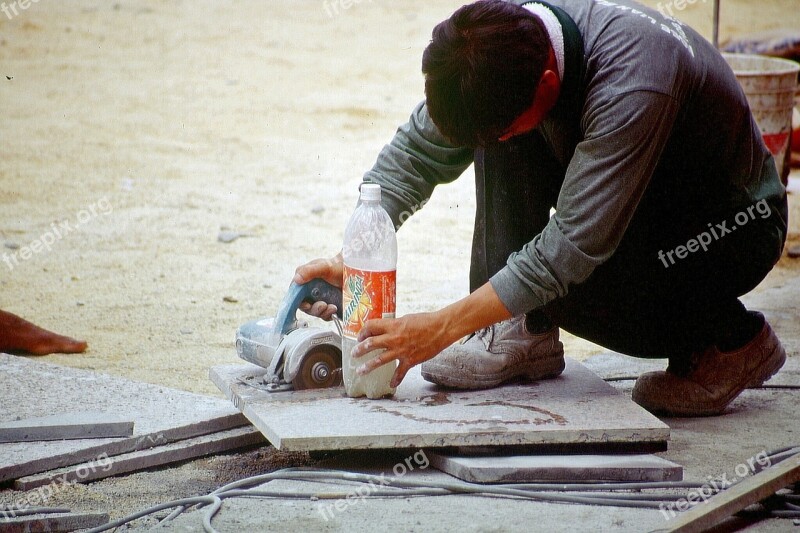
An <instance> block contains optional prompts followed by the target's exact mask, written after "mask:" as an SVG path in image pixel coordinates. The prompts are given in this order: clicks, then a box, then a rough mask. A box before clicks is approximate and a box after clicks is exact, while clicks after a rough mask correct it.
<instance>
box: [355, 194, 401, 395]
mask: <svg viewBox="0 0 800 533" xmlns="http://www.w3.org/2000/svg"><path fill="white" fill-rule="evenodd" d="M342 257H343V259H344V280H343V285H342V308H343V309H342V377H343V378H344V388H345V391H346V392H347V395H348V396H350V397H352V398H356V397H359V396H366V397H367V398H381V397H383V396H387V395H391V394H394V391H395V389H394V388H393V387H390V386H389V382H390V381H391V379H392V376H393V375H394V371H395V369H396V368H397V361H393V362H391V363H387V364H385V365H383V366H381V367H379V368H376V369H375V370H373V371H372V372H370V373H369V374H367V375H365V376H359V375H358V374H356V369H357V368H358V367H359V366H361V365H362V364H364V363H365V362H366V361H368V360H370V359H372V358H374V357H377V356H378V355H380V353H382V352H383V350H373V351H371V352H370V353H368V354H366V355H364V356H363V357H359V358H357V359H353V358H352V357H351V356H350V352H351V351H352V350H353V348H354V347H355V345H356V344H357V343H358V340H357V339H358V334H359V332H360V331H361V328H362V327H363V326H364V323H365V322H366V321H367V320H370V319H372V318H394V316H395V304H396V280H397V236H396V234H395V230H394V225H393V224H392V220H391V218H389V214H388V213H387V212H386V211H385V210H384V209H383V207H381V186H380V185H377V184H374V183H363V184H362V185H361V198H360V202H359V204H358V206H357V207H356V210H355V211H354V212H353V215H352V216H351V217H350V221H349V222H348V223H347V229H346V230H345V232H344V246H343V247H342Z"/></svg>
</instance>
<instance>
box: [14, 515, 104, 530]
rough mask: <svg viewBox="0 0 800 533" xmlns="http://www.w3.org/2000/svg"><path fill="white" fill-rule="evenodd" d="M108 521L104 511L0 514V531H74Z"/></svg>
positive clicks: (100, 524) (97, 525)
mask: <svg viewBox="0 0 800 533" xmlns="http://www.w3.org/2000/svg"><path fill="white" fill-rule="evenodd" d="M108 522H109V517H108V515H107V514H105V513H75V514H73V513H69V514H66V513H62V514H45V515H31V516H20V517H17V518H3V515H2V514H0V531H2V532H3V533H29V532H31V531H48V532H52V533H58V532H65V533H66V532H68V531H76V530H78V529H89V528H92V527H99V526H102V525H104V524H107V523H108Z"/></svg>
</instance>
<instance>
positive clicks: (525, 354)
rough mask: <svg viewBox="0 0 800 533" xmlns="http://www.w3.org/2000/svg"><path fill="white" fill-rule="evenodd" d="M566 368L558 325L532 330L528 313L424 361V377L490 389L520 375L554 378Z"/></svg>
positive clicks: (484, 331) (482, 331)
mask: <svg viewBox="0 0 800 533" xmlns="http://www.w3.org/2000/svg"><path fill="white" fill-rule="evenodd" d="M563 370H564V346H563V345H562V344H561V341H559V340H558V328H553V329H551V330H549V331H548V332H546V333H542V334H538V335H534V334H531V333H528V330H527V329H526V327H525V315H521V316H518V317H514V318H511V319H509V320H504V321H503V322H499V323H497V324H495V325H493V326H490V327H488V328H485V329H482V330H480V331H477V332H475V333H473V334H472V336H470V337H468V338H467V339H466V340H465V341H464V342H461V343H459V344H454V345H452V346H450V347H449V348H447V349H445V350H444V351H443V352H442V353H440V354H439V355H437V356H436V357H434V358H433V359H430V360H429V361H426V362H424V363H422V377H423V378H425V379H426V380H428V381H430V382H432V383H436V384H438V385H444V386H446V387H454V388H458V389H488V388H490V387H496V386H497V385H500V384H501V383H503V382H504V381H508V380H510V379H513V378H517V377H522V378H525V379H529V380H539V379H546V378H553V377H556V376H558V375H559V374H561V372H562V371H563Z"/></svg>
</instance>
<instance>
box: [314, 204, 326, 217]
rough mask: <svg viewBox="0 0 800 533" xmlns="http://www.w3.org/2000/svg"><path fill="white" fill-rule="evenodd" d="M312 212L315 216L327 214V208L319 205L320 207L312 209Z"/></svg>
mask: <svg viewBox="0 0 800 533" xmlns="http://www.w3.org/2000/svg"><path fill="white" fill-rule="evenodd" d="M311 212H312V213H313V214H315V215H321V214H322V213H324V212H325V208H324V207H322V206H321V205H318V206H316V207H312V208H311Z"/></svg>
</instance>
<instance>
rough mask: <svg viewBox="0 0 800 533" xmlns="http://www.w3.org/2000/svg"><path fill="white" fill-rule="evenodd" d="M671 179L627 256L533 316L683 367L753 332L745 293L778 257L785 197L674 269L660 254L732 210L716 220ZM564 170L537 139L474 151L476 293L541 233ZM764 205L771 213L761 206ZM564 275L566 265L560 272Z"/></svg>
mask: <svg viewBox="0 0 800 533" xmlns="http://www.w3.org/2000/svg"><path fill="white" fill-rule="evenodd" d="M661 168H662V170H661V171H660V173H659V172H657V173H656V175H654V176H653V178H652V179H651V182H650V184H649V185H648V189H647V191H646V192H645V196H644V197H643V199H642V201H641V202H640V204H639V206H638V208H637V210H636V213H635V214H634V217H633V219H632V220H631V223H630V225H629V227H628V229H627V231H626V232H625V235H624V237H623V239H622V242H621V243H620V245H619V247H618V248H617V250H616V251H615V253H614V254H613V256H612V257H611V258H610V259H609V260H608V261H606V262H605V263H603V264H602V265H600V266H599V267H598V268H597V269H595V271H594V272H593V273H592V275H591V276H590V277H589V278H588V279H587V280H586V281H585V282H583V283H581V284H579V285H577V286H573V287H569V289H568V294H567V295H566V296H564V297H563V298H559V299H557V300H555V301H553V302H551V303H549V304H548V305H546V306H545V307H543V308H541V309H537V310H533V311H531V312H529V313H528V319H529V320H530V321H531V322H533V323H545V324H546V323H551V324H554V325H556V326H558V327H560V328H562V329H564V330H566V331H569V332H570V333H572V334H574V335H577V336H579V337H582V338H584V339H587V340H589V341H592V342H594V343H597V344H599V345H601V346H604V347H606V348H609V349H611V350H615V351H618V352H620V353H624V354H627V355H632V356H636V357H647V358H661V357H664V358H669V359H670V364H671V365H674V366H675V367H676V370H680V368H681V367H683V366H685V365H686V364H687V363H688V361H689V360H690V356H691V354H692V353H694V352H698V351H701V350H704V349H706V348H708V347H709V346H711V345H720V343H721V342H722V341H723V340H724V339H726V338H729V337H730V335H731V334H732V333H734V334H735V333H736V332H737V331H740V330H741V329H742V328H748V327H751V326H752V325H753V320H754V319H753V316H752V315H750V314H748V313H747V311H746V310H745V308H744V306H743V305H742V303H741V302H740V301H739V299H738V298H739V296H741V295H743V294H745V293H747V292H749V291H750V290H752V289H753V288H754V287H755V286H756V285H757V284H758V283H759V282H760V281H761V280H762V279H764V277H765V276H766V275H767V273H768V272H769V271H770V270H771V269H772V267H773V266H774V264H775V263H776V262H777V261H778V259H779V258H780V253H781V250H782V247H783V243H784V239H785V235H786V218H787V216H786V199H785V197H784V198H783V200H782V201H781V202H777V203H776V204H775V205H770V206H769V207H770V214H769V216H768V217H767V218H762V216H761V214H760V213H755V219H753V218H752V217H751V219H750V220H749V221H748V223H747V224H744V225H742V226H741V227H740V228H738V229H737V230H736V231H733V232H731V233H729V234H727V235H724V236H720V237H719V239H718V240H714V241H713V242H712V243H711V244H709V245H708V251H703V250H702V249H699V250H698V251H696V252H694V253H689V254H688V256H687V257H685V258H684V259H678V258H677V257H676V256H674V255H673V258H674V259H675V264H671V263H670V261H669V260H667V263H668V264H669V266H668V267H665V265H664V262H663V260H661V259H659V257H658V252H659V250H662V251H663V252H665V253H666V252H667V251H670V250H673V249H674V248H675V247H677V246H678V245H681V244H682V245H686V243H687V242H688V241H689V239H692V238H695V237H697V235H698V234H699V233H701V232H702V231H703V230H708V229H709V228H708V224H709V223H711V224H712V226H713V225H714V224H716V223H721V222H723V221H724V220H726V218H725V217H726V216H727V219H728V222H727V226H728V227H730V226H731V224H733V223H734V221H733V216H734V215H735V214H736V212H734V213H722V212H716V211H715V208H714V205H715V204H714V201H713V198H709V197H708V196H707V194H708V193H707V192H705V191H702V190H700V189H698V188H697V186H696V185H694V184H695V183H697V182H698V181H700V180H696V179H692V178H691V177H689V178H685V179H683V180H682V179H681V177H676V176H671V175H669V173H668V172H664V171H663V168H664V167H663V166H662V167H661ZM564 173H565V169H564V168H563V167H562V166H561V164H560V163H559V162H558V161H557V160H556V159H555V157H553V156H552V154H551V153H550V151H549V149H548V148H547V145H546V144H545V143H544V141H543V139H542V138H541V136H540V134H539V133H538V132H535V131H534V132H533V133H531V134H528V135H525V136H521V137H515V138H513V139H511V140H509V141H506V142H504V143H496V144H492V145H490V146H487V147H486V148H484V149H478V150H477V151H476V153H475V175H476V193H477V213H476V220H475V233H474V237H473V247H472V263H471V269H470V285H471V289H472V290H475V289H476V288H477V287H479V286H480V285H482V284H484V283H485V282H486V281H487V280H488V279H489V278H490V277H491V276H492V275H493V274H495V273H496V272H498V271H499V270H500V269H502V268H503V267H504V266H505V265H506V261H507V259H508V256H509V255H510V254H511V253H512V252H515V251H518V250H520V249H521V248H522V247H523V245H524V244H525V243H527V242H529V241H531V240H532V239H533V238H534V237H535V236H536V235H537V234H538V233H540V232H541V231H542V229H543V228H544V226H545V225H546V224H547V221H548V220H549V216H550V215H549V213H550V208H551V207H555V203H556V199H557V197H558V193H559V189H560V187H561V183H562V182H563V177H564ZM762 207H763V206H762ZM554 266H555V268H559V265H554Z"/></svg>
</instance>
